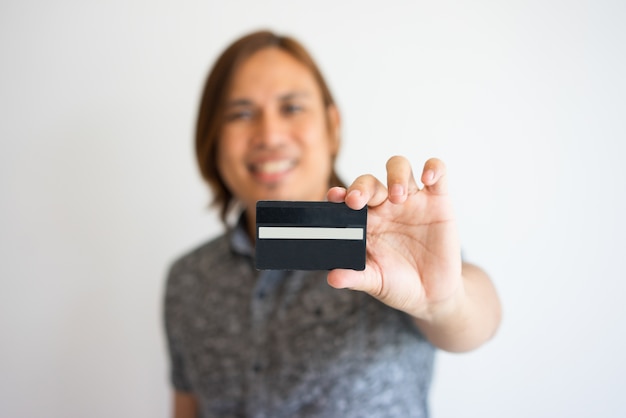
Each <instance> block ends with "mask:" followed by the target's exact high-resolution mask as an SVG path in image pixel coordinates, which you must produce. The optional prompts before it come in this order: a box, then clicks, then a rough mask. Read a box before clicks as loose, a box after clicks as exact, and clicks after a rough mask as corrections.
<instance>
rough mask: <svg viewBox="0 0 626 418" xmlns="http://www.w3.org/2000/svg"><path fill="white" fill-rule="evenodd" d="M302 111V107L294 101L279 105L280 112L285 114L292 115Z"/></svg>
mask: <svg viewBox="0 0 626 418" xmlns="http://www.w3.org/2000/svg"><path fill="white" fill-rule="evenodd" d="M302 111H304V107H303V106H301V105H298V104H295V103H285V104H283V105H282V107H281V112H282V113H283V114H285V115H294V114H296V113H300V112H302Z"/></svg>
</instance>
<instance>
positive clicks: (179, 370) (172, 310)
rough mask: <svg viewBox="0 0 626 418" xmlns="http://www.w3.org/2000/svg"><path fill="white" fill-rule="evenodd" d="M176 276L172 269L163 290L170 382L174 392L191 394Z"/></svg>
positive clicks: (182, 314) (182, 302) (180, 296)
mask: <svg viewBox="0 0 626 418" xmlns="http://www.w3.org/2000/svg"><path fill="white" fill-rule="evenodd" d="M176 279H177V274H176V271H175V267H172V269H171V270H170V272H169V274H168V278H167V284H166V288H165V301H164V322H165V334H166V339H167V349H168V354H169V375H170V382H171V384H172V386H173V387H174V389H175V390H177V391H180V392H192V391H193V387H192V385H191V381H190V379H189V374H188V369H187V367H188V365H187V364H185V355H184V354H185V353H184V343H183V336H184V335H183V330H184V327H182V325H183V321H184V315H185V314H184V307H185V304H184V300H183V299H182V298H183V297H184V293H183V292H182V291H181V290H183V289H180V286H177V280H176Z"/></svg>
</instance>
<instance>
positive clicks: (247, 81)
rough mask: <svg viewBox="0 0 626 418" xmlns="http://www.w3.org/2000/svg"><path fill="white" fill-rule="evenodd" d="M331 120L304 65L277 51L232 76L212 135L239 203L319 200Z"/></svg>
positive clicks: (333, 148)
mask: <svg viewBox="0 0 626 418" xmlns="http://www.w3.org/2000/svg"><path fill="white" fill-rule="evenodd" d="M338 125H339V120H338V115H337V113H336V110H335V109H334V107H332V108H331V109H327V108H326V107H325V106H324V104H323V100H322V94H321V91H320V88H319V86H318V84H317V82H316V81H315V78H314V77H313V74H312V73H311V72H310V71H309V69H308V68H307V67H305V66H304V65H303V64H301V63H300V62H299V61H297V60H296V59H295V58H293V57H292V56H291V55H289V54H288V53H286V52H283V51H282V50H280V49H278V48H266V49H263V50H261V51H258V52H256V53H255V54H253V55H252V56H251V57H250V58H248V59H247V60H246V61H244V63H243V64H242V65H241V66H240V67H239V69H238V70H237V72H236V73H235V74H234V77H233V81H232V86H231V89H230V94H229V95H228V96H227V100H226V107H225V118H224V122H223V125H222V130H221V133H220V137H219V140H218V153H217V164H218V170H219V172H220V174H221V176H222V178H223V180H224V182H225V183H226V185H227V187H228V188H229V189H230V190H231V192H232V193H233V194H234V195H235V196H236V197H237V198H238V199H239V200H241V201H242V202H243V204H244V205H245V207H246V208H253V207H254V205H255V204H256V202H257V201H258V200H324V199H325V196H326V191H327V189H328V180H329V177H330V173H331V170H332V160H333V156H334V155H335V154H336V152H337V147H338V140H337V136H336V132H337V129H338Z"/></svg>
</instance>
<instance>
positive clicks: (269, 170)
mask: <svg viewBox="0 0 626 418" xmlns="http://www.w3.org/2000/svg"><path fill="white" fill-rule="evenodd" d="M292 166H293V161H292V160H276V161H267V162H265V163H261V164H256V165H255V167H254V168H255V170H256V171H257V172H261V173H264V174H276V173H282V172H283V171H287V170H289V169H290V168H291V167H292Z"/></svg>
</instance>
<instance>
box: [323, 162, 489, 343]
mask: <svg viewBox="0 0 626 418" xmlns="http://www.w3.org/2000/svg"><path fill="white" fill-rule="evenodd" d="M421 182H422V184H423V185H424V187H423V188H422V189H420V188H419V186H418V184H417V182H416V181H415V178H414V176H413V173H412V169H411V166H410V163H409V162H408V160H407V159H406V158H404V157H392V158H391V159H390V160H389V161H388V162H387V185H384V184H383V183H382V182H380V181H379V180H378V179H376V178H375V177H373V176H371V175H364V176H361V177H359V178H357V179H356V180H355V181H354V183H352V185H351V186H350V187H349V188H348V189H347V190H346V189H343V188H339V187H335V188H332V189H330V190H329V191H328V199H329V200H330V201H333V202H342V201H345V202H346V204H347V205H348V206H349V207H351V208H353V209H361V208H362V207H363V206H365V205H369V214H368V225H367V228H368V230H367V264H366V268H365V270H364V271H353V270H333V271H331V272H330V273H329V274H328V283H329V284H330V285H331V286H333V287H336V288H350V289H353V290H360V291H364V292H367V293H369V294H370V295H372V296H373V297H375V298H377V299H379V300H381V301H382V302H384V303H386V304H387V305H389V306H391V307H394V308H396V309H399V310H402V311H404V312H406V313H407V314H409V315H411V316H412V317H413V318H414V319H415V322H416V323H417V325H418V327H419V328H420V329H421V330H422V331H423V333H424V334H425V335H426V337H427V338H428V339H429V340H430V341H431V342H432V343H433V344H434V345H435V346H437V347H439V348H441V349H443V350H448V351H468V350H471V349H473V348H476V347H478V346H479V345H481V344H482V343H484V342H485V341H487V340H488V339H489V338H490V337H491V336H492V335H493V334H494V333H495V331H496V329H497V328H498V325H499V323H500V316H501V307H500V301H499V299H498V296H497V293H496V291H495V289H494V287H493V284H492V283H491V280H490V279H489V278H488V276H487V275H486V274H485V272H483V271H482V270H481V269H480V268H478V267H476V266H473V265H471V264H468V263H464V262H463V261H462V260H461V248H460V244H459V238H458V233H457V227H456V222H455V220H454V216H453V212H452V205H451V199H450V196H449V195H448V187H447V175H446V168H445V165H444V164H443V162H442V161H440V160H438V159H430V160H428V161H427V162H426V164H425V165H424V168H423V171H422V175H421Z"/></svg>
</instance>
